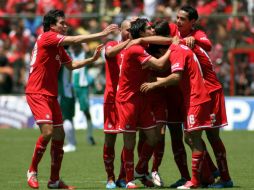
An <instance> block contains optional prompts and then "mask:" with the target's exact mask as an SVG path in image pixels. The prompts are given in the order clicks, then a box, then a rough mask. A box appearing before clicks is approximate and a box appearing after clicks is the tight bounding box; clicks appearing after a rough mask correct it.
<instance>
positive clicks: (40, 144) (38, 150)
mask: <svg viewBox="0 0 254 190" xmlns="http://www.w3.org/2000/svg"><path fill="white" fill-rule="evenodd" d="M48 142H49V141H47V140H44V138H43V136H42V135H40V136H39V138H38V139H37V142H36V144H35V148H34V153H33V157H32V163H31V165H30V167H29V171H30V172H32V171H35V172H37V170H38V164H39V162H40V160H41V158H42V156H43V154H44V152H45V150H46V148H47V145H48Z"/></svg>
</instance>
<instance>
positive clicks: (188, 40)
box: [184, 36, 195, 49]
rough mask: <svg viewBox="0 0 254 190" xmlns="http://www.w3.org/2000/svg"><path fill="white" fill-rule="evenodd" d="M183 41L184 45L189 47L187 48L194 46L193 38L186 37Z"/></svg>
mask: <svg viewBox="0 0 254 190" xmlns="http://www.w3.org/2000/svg"><path fill="white" fill-rule="evenodd" d="M184 39H185V41H186V45H187V46H188V47H189V48H191V49H192V48H193V47H194V45H195V38H194V37H193V36H190V37H186V38H184Z"/></svg>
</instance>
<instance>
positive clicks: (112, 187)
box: [106, 180, 116, 189]
mask: <svg viewBox="0 0 254 190" xmlns="http://www.w3.org/2000/svg"><path fill="white" fill-rule="evenodd" d="M115 188H116V184H115V182H114V181H112V180H110V181H108V182H107V184H106V189H115Z"/></svg>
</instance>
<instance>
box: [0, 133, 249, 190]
mask: <svg viewBox="0 0 254 190" xmlns="http://www.w3.org/2000/svg"><path fill="white" fill-rule="evenodd" d="M38 135H39V131H38V130H33V129H24V130H16V129H0V182H1V183H0V190H2V189H4V190H16V189H17V190H22V189H29V188H28V186H27V183H26V171H27V169H28V166H29V164H30V161H31V155H32V151H33V148H34V144H35V141H36V139H37V137H38ZM76 135H77V140H78V147H77V151H76V152H74V153H66V154H65V156H64V160H63V164H62V170H61V177H62V179H63V180H64V181H66V182H67V183H68V184H71V185H74V186H76V187H77V189H105V183H106V181H105V180H106V174H105V171H104V165H103V160H102V147H103V139H104V137H103V132H102V131H101V130H96V131H95V138H96V141H97V145H96V146H89V145H87V143H86V141H85V131H84V130H79V131H76ZM221 136H222V138H223V140H224V142H225V145H226V148H227V154H228V163H229V168H230V172H231V176H232V178H233V181H234V184H235V187H234V188H233V189H254V132H248V131H232V132H222V134H221ZM121 147H122V136H121V135H119V138H118V141H117V150H116V161H115V163H116V168H115V171H116V172H115V173H118V171H119V155H120V149H121ZM208 148H210V147H209V146H208ZM48 150H49V148H48V149H47V152H46V153H45V155H44V157H43V159H42V161H41V163H40V165H39V181H40V189H47V181H48V178H49V173H50V156H49V151H48ZM187 150H188V155H189V157H190V152H189V149H187ZM210 152H211V150H210ZM211 155H213V154H212V152H211ZM189 163H190V162H189ZM160 173H161V176H162V177H163V179H164V182H165V185H166V186H168V185H169V184H171V183H172V182H174V181H175V180H177V179H178V178H179V172H178V171H177V169H176V166H175V163H174V162H173V157H172V154H171V148H170V139H169V134H167V138H166V152H165V156H164V160H163V163H162V165H161V167H160ZM116 175H117V174H116ZM165 188H168V187H165ZM141 189H145V188H143V187H141Z"/></svg>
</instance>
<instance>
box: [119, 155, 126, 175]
mask: <svg viewBox="0 0 254 190" xmlns="http://www.w3.org/2000/svg"><path fill="white" fill-rule="evenodd" d="M125 177H126V173H125V169H124V162H123V150H122V153H121V165H120V172H119V176H118V179H125Z"/></svg>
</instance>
